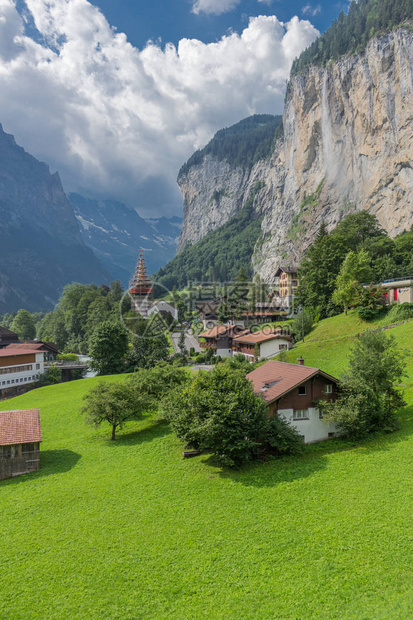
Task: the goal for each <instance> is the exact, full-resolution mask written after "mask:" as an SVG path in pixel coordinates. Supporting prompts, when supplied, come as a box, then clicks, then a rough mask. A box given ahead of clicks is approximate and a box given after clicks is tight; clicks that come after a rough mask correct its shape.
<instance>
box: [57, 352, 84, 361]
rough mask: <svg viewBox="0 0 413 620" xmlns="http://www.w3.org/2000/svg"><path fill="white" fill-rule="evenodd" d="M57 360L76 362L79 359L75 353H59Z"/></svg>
mask: <svg viewBox="0 0 413 620" xmlns="http://www.w3.org/2000/svg"><path fill="white" fill-rule="evenodd" d="M57 359H58V360H59V361H62V362H77V361H78V359H79V358H78V356H77V355H76V353H59V355H58V356H57Z"/></svg>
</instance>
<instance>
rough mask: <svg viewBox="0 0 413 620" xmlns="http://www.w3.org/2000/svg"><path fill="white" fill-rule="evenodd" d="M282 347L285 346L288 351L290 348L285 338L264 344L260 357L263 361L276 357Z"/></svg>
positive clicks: (261, 347)
mask: <svg viewBox="0 0 413 620" xmlns="http://www.w3.org/2000/svg"><path fill="white" fill-rule="evenodd" d="M280 345H284V346H285V349H286V350H287V349H288V347H289V341H288V340H285V339H284V338H277V339H276V340H269V341H267V342H263V343H262V344H261V346H260V357H261V358H263V359H266V358H268V357H274V355H277V354H278V353H279V352H280V350H281V349H280Z"/></svg>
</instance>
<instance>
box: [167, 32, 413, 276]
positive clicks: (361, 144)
mask: <svg viewBox="0 0 413 620" xmlns="http://www.w3.org/2000/svg"><path fill="white" fill-rule="evenodd" d="M283 125H284V136H283V137H282V138H280V139H279V140H278V142H277V144H276V147H275V150H274V152H273V153H272V155H271V156H270V157H269V158H267V159H263V160H261V161H259V162H257V163H256V164H255V165H254V166H253V167H252V168H250V169H243V168H241V167H238V168H233V167H232V166H230V165H229V164H228V163H227V162H225V161H218V160H215V159H213V158H212V157H210V156H207V157H205V158H204V161H203V162H202V163H201V164H199V165H197V166H194V167H192V168H190V169H189V170H188V171H186V172H185V174H184V175H180V177H179V179H178V183H179V184H180V187H181V189H182V193H183V196H184V224H183V229H182V233H181V239H180V246H179V247H180V248H182V247H183V246H184V245H185V244H186V243H188V242H191V243H194V242H196V241H198V240H199V239H200V238H202V237H203V236H204V235H205V234H206V233H207V232H208V231H209V230H213V229H214V228H216V227H218V226H220V225H222V224H224V223H225V222H226V221H227V220H228V219H229V218H230V217H232V216H233V215H234V214H235V213H237V212H238V211H239V210H240V209H241V208H242V206H243V205H244V204H245V202H246V201H247V200H249V199H252V200H253V204H254V209H255V211H256V212H257V213H260V214H263V215H264V218H263V222H262V235H261V238H260V239H259V241H258V242H257V245H256V247H255V251H254V255H253V258H252V261H253V265H254V270H255V271H256V272H258V273H260V275H261V276H262V277H264V279H265V280H266V281H267V282H271V281H272V280H273V278H274V274H275V271H276V269H277V267H278V266H279V265H280V263H285V262H290V263H294V262H298V261H299V260H300V259H301V257H302V255H303V253H304V252H305V250H306V248H307V247H308V245H309V244H310V243H311V241H312V240H313V239H314V236H315V234H316V233H317V231H318V229H319V227H320V225H321V223H322V222H323V221H324V222H325V223H326V224H327V227H328V229H332V228H333V227H334V226H335V225H336V224H337V222H338V221H339V220H340V219H341V218H342V217H343V216H344V215H346V214H347V213H349V212H352V211H356V210H361V209H364V210H366V211H368V212H369V213H373V214H375V215H376V216H377V218H378V220H379V222H380V223H381V225H382V226H383V227H384V228H385V229H386V230H387V231H388V233H389V234H390V235H391V236H395V235H397V234H398V233H400V232H402V231H403V230H405V229H408V228H410V227H411V225H412V224H413V131H412V130H413V32H412V31H410V30H408V29H404V28H401V29H399V30H397V31H394V32H391V33H388V34H386V35H383V36H381V37H378V38H375V39H373V40H371V41H370V43H369V44H368V45H367V48H366V50H365V52H364V53H363V54H360V55H353V56H350V55H349V56H344V57H342V58H341V59H340V60H338V61H337V62H334V63H331V64H330V65H329V66H328V67H322V68H321V67H310V68H309V69H307V70H306V71H305V73H303V74H300V75H297V76H295V77H293V78H292V79H291V81H290V84H289V87H288V93H287V97H286V105H285V110H284V116H283Z"/></svg>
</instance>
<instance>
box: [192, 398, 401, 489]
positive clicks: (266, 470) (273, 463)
mask: <svg viewBox="0 0 413 620" xmlns="http://www.w3.org/2000/svg"><path fill="white" fill-rule="evenodd" d="M412 435H413V406H411V407H405V408H404V409H403V410H402V412H401V415H400V429H399V430H397V431H395V432H392V433H384V432H381V433H375V434H372V435H370V436H369V437H367V438H365V439H363V440H361V441H354V440H352V441H351V440H346V439H340V438H337V439H329V440H328V441H321V442H318V443H314V444H310V445H307V446H306V447H305V450H304V452H303V453H302V454H299V455H296V456H288V457H287V456H286V457H281V458H274V457H273V458H271V457H270V458H269V459H267V460H266V461H264V462H263V461H256V462H254V463H251V464H249V465H246V466H244V467H242V468H240V469H220V471H219V472H216V468H217V467H220V465H219V463H218V462H217V460H216V458H215V457H214V456H213V455H211V456H209V457H208V458H207V459H205V460H204V463H205V465H209V466H211V467H213V468H214V469H215V472H216V475H218V476H219V477H220V478H229V479H231V480H233V481H234V482H237V483H239V484H243V485H245V486H255V487H271V486H275V485H277V484H280V483H290V482H295V481H297V480H301V479H303V478H308V477H310V476H313V475H314V474H316V473H318V472H320V471H322V470H324V469H326V468H327V466H328V464H329V460H328V457H329V456H331V455H333V454H336V453H341V452H348V451H354V452H356V453H357V456H359V457H360V459H362V458H364V457H365V456H369V455H371V454H374V453H377V452H383V451H389V450H391V449H393V447H394V446H396V445H397V444H400V443H402V442H406V441H411V438H412Z"/></svg>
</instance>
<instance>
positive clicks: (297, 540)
mask: <svg viewBox="0 0 413 620" xmlns="http://www.w3.org/2000/svg"><path fill="white" fill-rule="evenodd" d="M365 328H366V324H365V323H362V322H361V321H359V320H358V319H357V318H356V317H355V316H354V315H353V314H351V313H350V314H349V316H348V317H344V316H341V317H334V318H332V319H328V320H326V321H323V322H321V323H320V324H319V325H318V326H317V327H316V329H315V330H314V331H313V332H312V333H311V334H310V335H309V336H308V338H306V342H305V343H304V344H301V345H299V346H297V347H296V348H295V349H294V350H293V351H291V353H290V356H291V359H292V360H293V359H294V358H296V357H298V356H300V355H302V356H303V357H304V358H305V363H306V364H307V365H318V366H320V367H321V368H322V369H324V370H326V371H327V372H330V373H331V374H334V375H339V374H340V373H341V372H343V370H344V369H345V366H346V359H347V354H348V351H349V349H350V347H351V344H352V342H353V340H354V336H355V334H357V333H359V332H360V331H362V330H363V329H365ZM389 333H391V334H393V335H394V336H395V337H396V338H397V342H398V344H399V345H400V348H405V349H406V348H407V349H410V351H411V352H412V351H413V321H410V322H408V323H406V324H404V325H400V326H398V327H395V328H394V329H391V330H390V331H389ZM343 334H344V335H343ZM407 367H408V372H409V376H408V377H406V380H405V388H406V396H407V400H408V402H409V405H408V406H407V407H406V408H405V409H404V410H403V411H401V412H400V430H399V431H397V432H395V433H393V434H391V435H382V436H376V437H374V438H371V439H370V440H369V441H366V442H363V443H361V444H357V445H356V444H352V443H348V442H344V441H340V440H332V441H329V442H324V443H322V444H318V445H313V446H311V447H310V448H308V449H307V450H306V452H305V453H304V454H303V455H302V456H300V457H295V458H287V459H283V460H278V461H277V460H272V461H268V462H266V463H261V464H256V465H253V466H250V467H248V468H246V469H243V470H240V471H235V472H233V471H224V470H222V469H221V468H219V467H217V466H216V464H215V463H214V461H213V460H212V459H211V457H208V455H205V456H202V457H198V458H196V459H192V460H183V459H182V445H181V444H180V442H179V441H178V440H177V439H176V438H175V437H174V436H173V435H172V434H171V433H170V430H169V428H168V426H167V425H165V424H163V423H159V422H156V421H155V420H151V419H149V418H148V419H145V420H142V421H140V422H130V423H128V425H127V426H126V427H125V428H124V429H123V431H121V432H119V437H118V439H117V440H116V441H115V442H111V441H110V439H109V437H110V429H109V427H107V428H103V427H102V428H101V429H99V430H96V429H94V428H91V427H88V426H86V425H85V424H84V420H83V418H82V416H81V415H80V414H79V413H78V409H79V406H80V404H81V400H82V396H83V395H84V394H85V393H86V391H87V390H88V389H89V388H90V387H91V386H92V385H94V384H95V383H96V382H99V381H105V380H107V379H106V378H96V379H87V380H81V381H76V382H73V383H70V384H61V385H58V386H52V387H47V388H42V389H38V390H34V391H32V392H29V393H27V394H25V395H23V396H21V397H18V398H16V399H13V400H10V401H6V402H2V403H0V407H1V409H3V410H5V409H13V408H26V407H40V410H41V420H42V431H43V443H42V452H41V470H40V471H38V472H35V473H33V474H28V475H25V476H21V477H19V478H14V479H11V480H6V481H3V482H0V507H1V512H0V618H1V619H2V620H19V619H30V620H32V619H33V618H35V619H36V620H37V619H56V620H57V619H59V620H63V619H69V618H70V619H76V620H77V619H99V620H100V619H110V620H112V619H113V620H114V619H128V620H135V619H145V620H146V619H149V618H156V619H163V618H177V619H188V620H189V619H193V618H197V617H202V618H208V619H209V618H212V619H215V618H217V619H221V618H222V619H224V618H225V619H237V620H238V619H250V618H257V619H263V618H275V619H278V618H280V619H294V620H298V619H306V618H326V619H334V618H337V619H338V618H340V619H342V618H354V619H357V620H360V619H365V620H367V619H371V618H380V619H383V620H384V619H386V620H388V619H390V618H391V619H398V618H401V619H406V618H409V617H411V616H412V615H413V519H412V514H413V357H412V358H409V360H408V366H407ZM110 379H111V380H116V381H124V380H125V377H124V376H117V377H115V378H113V377H111V378H110Z"/></svg>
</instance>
